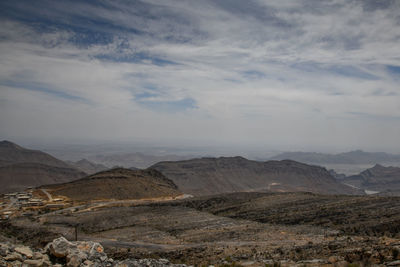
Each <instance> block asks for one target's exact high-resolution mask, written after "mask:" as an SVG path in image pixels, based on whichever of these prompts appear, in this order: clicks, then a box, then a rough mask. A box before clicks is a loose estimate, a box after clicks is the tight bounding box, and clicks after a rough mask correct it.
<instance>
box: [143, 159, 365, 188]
mask: <svg viewBox="0 0 400 267" xmlns="http://www.w3.org/2000/svg"><path fill="white" fill-rule="evenodd" d="M151 168H153V169H156V170H159V171H160V172H162V173H163V174H164V175H165V176H166V177H168V178H170V179H171V180H173V181H174V182H175V183H176V184H177V185H178V187H179V189H181V190H182V191H183V192H185V193H189V194H193V195H211V194H219V193H228V192H239V191H281V192H285V191H308V192H315V193H322V194H357V193H362V192H360V191H358V190H356V189H354V188H351V187H349V186H346V185H343V184H341V183H339V182H337V181H336V179H335V178H333V177H332V176H331V175H330V174H329V172H328V171H327V170H326V169H325V168H322V167H318V166H310V165H307V164H303V163H299V162H295V161H291V160H282V161H267V162H258V161H252V160H247V159H245V158H242V157H221V158H201V159H192V160H185V161H177V162H160V163H157V164H155V165H153V166H152V167H151Z"/></svg>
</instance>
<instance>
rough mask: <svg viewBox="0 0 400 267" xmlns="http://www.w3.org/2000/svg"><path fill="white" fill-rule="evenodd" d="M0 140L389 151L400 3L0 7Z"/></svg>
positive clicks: (399, 100) (398, 120) (398, 102)
mask: <svg viewBox="0 0 400 267" xmlns="http://www.w3.org/2000/svg"><path fill="white" fill-rule="evenodd" d="M0 23H1V27H0V125H1V127H0V139H9V140H13V141H15V142H28V141H29V140H36V141H37V140H39V141H42V142H46V141H48V142H50V141H51V142H61V143H68V142H75V143H76V142H82V143H84V142H100V143H101V142H111V141H112V142H139V143H140V142H147V143H154V144H173V145H176V146H184V145H198V146H206V145H207V146H213V145H215V146H218V145H227V146H233V147H234V146H237V147H258V148H261V147H262V148H263V149H264V148H265V149H280V150H288V151H297V150H307V151H336V152H339V151H346V150H351V149H364V150H367V151H386V152H392V153H400V142H399V136H400V83H399V82H400V1H396V0H392V1H391V0H332V1H321V0H276V1H274V0H268V1H267V0H246V1H243V0H191V1H189V0H163V1H156V0H141V1H136V0H129V1H128V0H126V1H122V0H113V1H111V0H110V1H106V0H103V1H83V0H82V1H79V0H69V1H66V0H60V1H51V0H48V1H45V0H37V1H31V0H25V1H24V0H18V1H17V0H3V1H0Z"/></svg>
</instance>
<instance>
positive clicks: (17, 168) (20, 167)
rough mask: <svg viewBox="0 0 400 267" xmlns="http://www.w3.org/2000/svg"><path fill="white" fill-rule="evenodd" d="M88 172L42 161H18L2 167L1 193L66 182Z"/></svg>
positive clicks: (0, 171) (0, 172)
mask: <svg viewBox="0 0 400 267" xmlns="http://www.w3.org/2000/svg"><path fill="white" fill-rule="evenodd" d="M85 175H86V174H85V173H84V172H80V171H77V170H75V169H72V168H64V167H55V166H48V165H45V164H40V163H17V164H11V165H6V166H1V167H0V193H9V192H16V191H22V190H24V189H26V188H28V187H37V186H40V185H43V184H54V183H65V182H69V181H71V180H75V179H79V178H81V177H83V176H85Z"/></svg>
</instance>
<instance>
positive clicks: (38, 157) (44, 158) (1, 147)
mask: <svg viewBox="0 0 400 267" xmlns="http://www.w3.org/2000/svg"><path fill="white" fill-rule="evenodd" d="M26 162H29V163H40V164H46V165H48V166H55V167H62V168H70V167H71V166H69V165H68V164H67V163H65V162H63V161H61V160H59V159H56V158H55V157H53V156H51V155H49V154H47V153H44V152H42V151H39V150H31V149H26V148H23V147H20V146H19V145H16V144H14V143H12V142H9V141H1V142H0V166H5V165H10V164H16V163H26Z"/></svg>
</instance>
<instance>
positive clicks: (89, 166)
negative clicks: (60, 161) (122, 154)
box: [67, 159, 108, 174]
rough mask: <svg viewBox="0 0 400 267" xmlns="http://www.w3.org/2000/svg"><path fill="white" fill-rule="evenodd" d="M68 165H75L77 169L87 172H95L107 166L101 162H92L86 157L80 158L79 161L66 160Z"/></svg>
mask: <svg viewBox="0 0 400 267" xmlns="http://www.w3.org/2000/svg"><path fill="white" fill-rule="evenodd" d="M67 163H68V164H69V165H71V166H73V167H75V168H76V169H78V170H81V171H83V172H85V173H87V174H94V173H97V172H101V171H105V170H107V169H108V168H107V167H106V166H104V165H103V164H97V163H93V162H91V161H89V160H87V159H81V160H79V161H75V162H74V161H68V162H67Z"/></svg>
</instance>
